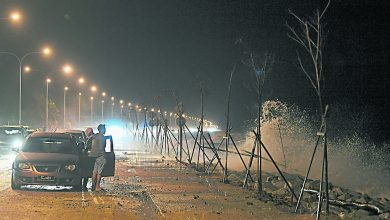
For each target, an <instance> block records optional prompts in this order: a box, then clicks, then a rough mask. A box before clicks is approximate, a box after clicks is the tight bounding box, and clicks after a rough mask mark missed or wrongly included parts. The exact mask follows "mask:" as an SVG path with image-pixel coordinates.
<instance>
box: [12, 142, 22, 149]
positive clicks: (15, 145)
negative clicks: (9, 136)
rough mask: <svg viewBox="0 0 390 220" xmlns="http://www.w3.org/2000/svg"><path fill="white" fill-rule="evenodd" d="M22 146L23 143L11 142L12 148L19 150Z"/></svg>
mask: <svg viewBox="0 0 390 220" xmlns="http://www.w3.org/2000/svg"><path fill="white" fill-rule="evenodd" d="M22 145H23V141H21V140H14V141H13V142H12V147H14V148H21V147H22Z"/></svg>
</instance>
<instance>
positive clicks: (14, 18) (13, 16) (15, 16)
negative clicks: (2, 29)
mask: <svg viewBox="0 0 390 220" xmlns="http://www.w3.org/2000/svg"><path fill="white" fill-rule="evenodd" d="M0 20H9V21H11V22H12V23H19V22H20V21H21V20H22V15H21V14H20V13H19V12H18V11H13V12H11V13H10V14H9V16H8V17H5V18H4V17H3V18H0Z"/></svg>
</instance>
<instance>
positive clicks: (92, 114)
mask: <svg viewBox="0 0 390 220" xmlns="http://www.w3.org/2000/svg"><path fill="white" fill-rule="evenodd" d="M90 100H91V124H93V96H91V98H90Z"/></svg>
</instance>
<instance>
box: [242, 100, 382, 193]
mask: <svg viewBox="0 0 390 220" xmlns="http://www.w3.org/2000/svg"><path fill="white" fill-rule="evenodd" d="M333 109H334V110H335V111H336V112H335V111H333V112H332V113H333V115H332V116H331V117H329V119H328V121H327V124H328V129H329V133H328V134H329V135H328V146H329V179H330V181H331V182H332V183H333V184H336V185H339V186H342V187H346V188H350V189H352V190H356V191H359V192H362V193H367V194H369V195H370V196H374V197H387V198H390V173H389V172H388V171H389V168H390V159H389V152H386V149H389V146H388V145H387V144H383V146H378V145H376V144H374V142H373V141H371V140H370V139H369V138H368V137H365V136H364V135H363V134H364V129H365V128H364V124H366V123H364V121H365V120H369V115H365V114H363V113H357V114H352V113H351V112H343V111H342V110H343V109H347V108H345V107H343V106H335V107H334V108H333ZM254 124H256V122H254ZM319 125H320V118H319V116H316V115H315V114H313V113H311V112H309V111H306V110H304V109H302V108H299V107H297V106H295V105H287V104H286V103H282V102H280V101H266V102H264V105H263V116H262V128H261V129H262V130H261V131H262V140H263V142H264V144H265V145H266V146H267V147H268V150H269V151H270V152H271V154H272V156H273V157H274V159H275V160H276V161H278V163H279V164H286V167H281V168H282V169H283V170H284V171H286V172H290V173H296V174H300V175H304V174H305V172H306V170H307V167H308V164H309V160H310V157H311V155H312V153H313V150H314V146H315V141H316V139H317V136H316V133H317V130H318V128H319ZM251 126H252V129H253V128H254V127H255V125H253V124H252V125H251ZM280 137H282V139H280ZM253 141H254V137H253V134H252V133H251V132H248V135H247V137H246V141H245V142H244V143H243V144H242V146H240V147H241V149H244V150H250V149H251V148H252V146H253ZM281 141H282V142H281ZM282 143H283V148H282ZM387 151H388V150H387ZM283 154H285V157H284V156H283ZM322 155H323V147H322V143H321V142H320V146H319V148H318V150H317V153H316V155H315V160H314V163H313V168H312V171H311V173H310V178H312V179H319V178H320V175H321V165H322ZM284 160H285V161H284ZM264 168H265V170H266V171H275V169H274V168H273V166H272V164H270V163H268V162H264Z"/></svg>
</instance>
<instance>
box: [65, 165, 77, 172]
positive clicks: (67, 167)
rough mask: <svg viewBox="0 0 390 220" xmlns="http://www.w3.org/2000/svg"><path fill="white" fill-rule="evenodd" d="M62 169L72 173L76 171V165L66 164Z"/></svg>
mask: <svg viewBox="0 0 390 220" xmlns="http://www.w3.org/2000/svg"><path fill="white" fill-rule="evenodd" d="M64 168H65V170H67V171H74V170H75V169H76V165H75V164H67V165H65V166H64Z"/></svg>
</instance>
